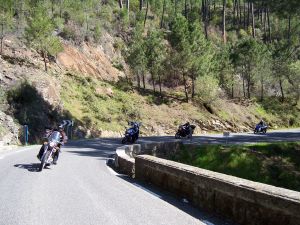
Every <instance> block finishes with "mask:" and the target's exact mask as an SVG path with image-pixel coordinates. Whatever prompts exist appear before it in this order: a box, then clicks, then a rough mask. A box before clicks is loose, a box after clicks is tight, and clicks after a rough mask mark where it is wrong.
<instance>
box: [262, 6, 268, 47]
mask: <svg viewBox="0 0 300 225" xmlns="http://www.w3.org/2000/svg"><path fill="white" fill-rule="evenodd" d="M263 13H264V19H263V23H264V43H266V42H267V9H264V11H263Z"/></svg>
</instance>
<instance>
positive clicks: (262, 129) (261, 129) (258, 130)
mask: <svg viewBox="0 0 300 225" xmlns="http://www.w3.org/2000/svg"><path fill="white" fill-rule="evenodd" d="M267 129H268V126H267V125H261V124H257V125H256V126H255V128H254V134H258V133H263V134H265V133H267Z"/></svg>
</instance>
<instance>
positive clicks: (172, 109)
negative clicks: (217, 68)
mask: <svg viewBox="0 0 300 225" xmlns="http://www.w3.org/2000/svg"><path fill="white" fill-rule="evenodd" d="M62 79H63V82H62V89H61V97H62V102H63V105H64V109H65V110H66V111H68V112H70V114H71V117H72V119H73V120H75V121H76V124H78V125H81V126H82V127H84V129H89V130H91V131H96V133H97V131H99V130H109V131H115V132H120V131H123V130H124V126H126V125H127V121H133V120H137V121H140V122H142V123H143V124H144V125H145V126H144V128H145V129H143V127H142V129H141V132H142V133H143V134H148V135H154V134H157V133H162V132H166V133H167V134H173V132H175V130H176V129H177V126H178V125H179V124H182V123H185V122H187V121H190V122H191V123H196V124H197V125H199V124H206V126H208V128H209V125H208V124H209V122H208V121H211V120H220V121H230V123H233V124H234V128H235V129H238V130H239V131H241V130H244V128H245V127H249V126H254V124H255V123H257V121H258V120H259V118H261V117H263V118H264V119H265V120H266V121H267V123H268V124H269V125H271V128H272V127H273V128H276V127H284V124H286V122H285V121H286V119H285V118H287V117H289V118H290V121H292V120H293V119H292V118H294V120H295V121H294V124H299V123H300V118H298V117H299V116H296V109H294V108H296V107H294V108H293V107H290V108H288V111H287V113H284V110H282V109H281V110H279V109H278V110H276V107H278V106H277V104H281V103H280V102H275V101H274V102H272V103H270V104H269V105H267V103H265V102H261V103H255V104H249V105H248V106H241V105H239V104H235V103H234V102H230V101H228V100H224V99H218V100H217V101H215V102H214V104H212V108H213V109H214V110H213V111H214V113H213V114H211V113H210V112H208V110H207V109H205V107H204V106H203V105H202V104H201V103H200V102H193V103H186V102H184V94H183V92H182V91H180V90H172V89H168V90H165V91H164V92H163V96H160V95H159V94H158V93H157V94H155V95H153V92H152V90H150V89H147V90H138V89H137V88H134V87H132V86H131V85H129V84H128V82H127V80H126V79H125V78H123V79H120V80H119V81H118V82H116V83H113V82H107V81H101V80H98V79H96V78H92V77H89V76H83V75H80V74H76V73H67V74H65V75H64V76H63V77H62ZM109 92H112V93H109ZM279 108H280V107H279ZM284 108H287V106H284ZM293 110H294V111H293ZM276 111H277V112H278V113H277V114H276V113H275V112H276ZM298 114H299V113H298ZM294 115H295V117H294ZM299 115H300V114H299ZM282 118H284V119H283V120H282ZM206 129H207V128H206ZM209 129H210V128H209ZM196 132H198V133H199V132H201V129H199V128H197V130H196ZM215 132H222V128H220V130H215Z"/></svg>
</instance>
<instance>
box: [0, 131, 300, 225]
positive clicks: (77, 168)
mask: <svg viewBox="0 0 300 225" xmlns="http://www.w3.org/2000/svg"><path fill="white" fill-rule="evenodd" d="M170 139H171V140H173V137H160V138H144V139H141V141H144V142H147V141H150V140H170ZM229 139H230V142H232V143H236V142H244V141H246V142H252V141H265V140H266V139H267V140H270V141H275V140H278V139H280V140H285V141H286V140H289V141H290V140H299V139H300V130H294V131H290V132H284V131H282V132H275V133H270V134H268V135H265V136H262V135H256V136H252V135H246V134H243V135H242V134H239V135H237V136H234V137H230V138H229ZM119 142H120V140H117V139H99V140H84V141H77V142H73V143H69V144H68V145H67V146H65V148H64V151H63V153H62V154H61V157H60V160H59V164H58V165H57V166H51V167H50V169H45V170H43V171H42V172H41V173H39V172H37V168H38V161H37V159H36V154H37V151H38V146H35V147H30V148H25V149H21V150H18V151H13V152H11V151H10V152H7V151H6V152H0V225H36V224H38V225H48V224H49V225H50V224H51V225H52V224H56V225H60V224H61V225H68V224H70V225H77V224H78V225H79V224H80V225H83V224H87V225H94V224H95V225H96V224H97V225H99V224H109V225H114V224H118V225H119V224H120V225H123V224H124V225H125V224H128V225H140V224H143V225H144V224H145V225H147V224H149V225H150V224H151V225H152V224H153V225H160V224H165V225H173V224H174V225H177V224H178V225H192V224H215V225H221V224H229V223H228V222H224V220H223V219H220V218H216V217H215V216H213V215H209V214H207V213H204V212H201V211H199V210H198V209H195V208H193V207H192V206H190V205H189V204H188V203H185V202H183V201H181V200H180V199H176V198H174V197H173V196H171V195H169V194H167V193H162V192H161V191H159V190H157V189H155V188H154V187H151V186H149V185H146V184H143V183H137V182H135V181H134V180H131V179H129V178H128V177H126V176H121V175H118V174H116V173H114V172H113V171H112V170H110V169H109V168H108V167H107V166H106V159H107V158H108V157H110V156H111V155H112V154H113V153H114V151H115V149H116V147H118V146H119ZM192 142H195V143H198V142H200V143H205V142H210V143H215V142H224V139H223V137H222V136H221V135H209V136H206V137H195V138H194V140H193V141H192Z"/></svg>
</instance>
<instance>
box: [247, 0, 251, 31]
mask: <svg viewBox="0 0 300 225" xmlns="http://www.w3.org/2000/svg"><path fill="white" fill-rule="evenodd" d="M250 5H251V4H250V2H248V17H247V28H248V27H249V25H250V8H251V7H250Z"/></svg>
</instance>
